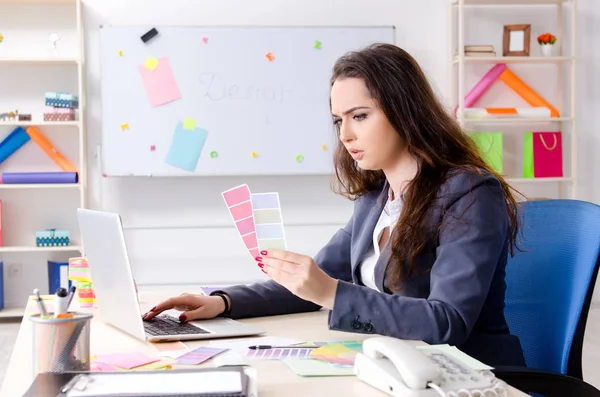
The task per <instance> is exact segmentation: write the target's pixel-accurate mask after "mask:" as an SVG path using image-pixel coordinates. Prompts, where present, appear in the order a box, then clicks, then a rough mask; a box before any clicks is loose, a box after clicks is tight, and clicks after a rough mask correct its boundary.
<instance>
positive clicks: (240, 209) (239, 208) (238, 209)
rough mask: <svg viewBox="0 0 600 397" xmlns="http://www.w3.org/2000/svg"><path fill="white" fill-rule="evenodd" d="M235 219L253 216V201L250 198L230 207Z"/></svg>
mask: <svg viewBox="0 0 600 397" xmlns="http://www.w3.org/2000/svg"><path fill="white" fill-rule="evenodd" d="M229 212H231V216H232V217H233V219H244V218H248V217H249V216H252V201H250V200H248V201H246V202H243V203H242V204H238V205H235V206H233V207H229Z"/></svg>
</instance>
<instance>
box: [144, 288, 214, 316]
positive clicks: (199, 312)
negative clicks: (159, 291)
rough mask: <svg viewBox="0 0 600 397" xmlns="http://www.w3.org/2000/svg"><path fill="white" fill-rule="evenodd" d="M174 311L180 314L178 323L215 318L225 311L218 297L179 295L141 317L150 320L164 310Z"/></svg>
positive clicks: (161, 303)
mask: <svg viewBox="0 0 600 397" xmlns="http://www.w3.org/2000/svg"><path fill="white" fill-rule="evenodd" d="M170 309H175V310H178V311H180V312H183V313H181V315H180V316H179V321H191V320H199V319H208V318H214V317H217V316H218V315H219V314H221V313H223V311H224V310H225V302H223V299H222V298H221V297H220V296H205V295H197V294H187V293H185V294H181V295H179V296H175V297H172V298H169V299H167V300H165V301H163V302H160V303H159V304H158V305H156V306H154V307H153V308H152V309H150V311H149V312H147V313H145V314H144V315H143V316H142V319H143V320H150V319H151V318H153V317H156V316H157V315H159V314H160V313H162V312H164V311H165V310H170Z"/></svg>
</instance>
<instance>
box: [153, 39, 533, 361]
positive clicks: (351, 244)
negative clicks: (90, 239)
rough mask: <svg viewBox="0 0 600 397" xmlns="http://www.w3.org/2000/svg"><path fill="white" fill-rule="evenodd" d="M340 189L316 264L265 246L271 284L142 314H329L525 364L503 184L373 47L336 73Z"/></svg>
mask: <svg viewBox="0 0 600 397" xmlns="http://www.w3.org/2000/svg"><path fill="white" fill-rule="evenodd" d="M330 97H331V100H330V102H331V113H332V117H333V123H334V124H335V126H336V128H337V131H338V135H339V144H338V147H337V149H336V152H335V160H334V161H335V169H336V176H337V181H338V182H339V183H338V185H337V191H338V193H341V194H343V195H345V196H346V197H348V198H350V199H352V200H354V212H353V215H352V217H351V218H350V220H349V221H348V223H347V224H346V226H345V227H344V228H343V229H340V230H339V231H338V232H337V233H336V234H335V235H334V236H333V237H332V239H331V240H330V241H329V243H328V244H327V245H325V246H324V247H323V248H322V249H321V251H320V252H319V253H318V254H317V255H316V256H315V257H314V258H311V257H310V256H306V255H302V254H298V253H294V252H287V251H262V252H261V256H260V257H258V258H256V261H257V264H258V266H260V268H261V269H262V270H263V271H264V272H265V273H266V274H267V276H269V278H270V280H268V281H266V282H262V283H256V284H253V285H250V286H234V287H231V288H225V289H223V290H222V291H216V292H214V293H213V294H212V296H208V297H207V296H202V295H194V294H184V295H181V296H178V297H173V298H170V299H168V300H167V301H165V302H162V303H160V304H159V305H157V306H156V307H154V308H152V310H151V311H149V312H148V313H146V314H144V319H150V318H152V317H154V316H156V315H157V314H159V313H161V312H162V311H164V310H167V309H172V308H175V309H177V310H180V311H184V312H183V313H182V314H181V316H180V320H182V321H189V320H194V319H206V318H212V317H215V316H219V315H224V316H229V317H232V318H244V317H256V316H270V315H277V314H288V313H297V312H305V311H313V310H318V309H320V308H322V307H323V308H327V309H329V310H330V312H329V320H328V321H329V327H330V328H331V329H336V330H343V331H350V332H362V333H372V334H379V335H388V336H392V337H397V338H401V339H412V340H423V341H425V342H428V343H431V344H441V343H448V344H450V345H455V346H457V347H459V348H460V349H462V350H463V351H464V352H466V353H467V354H470V355H472V356H474V357H476V358H478V359H480V360H482V361H484V362H485V363H487V364H489V365H493V366H497V365H525V363H524V359H523V353H522V350H521V346H520V343H519V340H518V338H517V337H515V336H514V335H511V334H510V331H509V329H508V326H507V324H506V321H505V318H504V292H505V289H506V284H505V280H504V276H505V267H506V261H507V257H508V255H509V253H512V250H513V249H514V248H515V247H516V236H517V233H518V220H517V212H516V210H517V203H516V200H515V199H514V197H513V196H512V195H511V189H510V187H509V186H508V185H507V184H506V182H505V181H504V180H503V179H502V177H501V176H500V175H498V174H497V173H495V172H494V171H493V170H492V169H490V168H489V166H488V165H487V164H486V163H485V162H484V160H482V157H480V156H479V154H478V153H477V150H476V148H475V146H474V144H473V143H472V142H471V140H470V138H469V137H468V135H466V134H465V132H464V131H463V130H462V129H461V127H460V126H459V124H457V122H456V121H455V120H454V119H453V117H452V116H451V115H450V114H448V113H447V112H446V111H445V109H444V108H443V107H442V105H441V104H440V102H439V101H438V99H437V98H436V96H435V94H434V92H433V90H432V89H431V87H430V85H429V83H428V81H427V79H426V77H425V75H424V74H423V72H422V70H421V69H420V67H419V65H418V64H417V62H416V61H415V60H414V59H413V58H412V57H411V56H410V55H409V54H408V53H406V52H405V51H403V50H402V49H400V48H398V47H396V46H393V45H387V44H377V45H372V46H370V47H368V48H365V49H363V50H361V51H356V52H351V53H348V54H346V55H345V56H343V57H342V58H340V59H339V60H338V61H337V63H336V64H335V66H334V68H333V76H332V78H331V93H330Z"/></svg>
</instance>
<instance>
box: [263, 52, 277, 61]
mask: <svg viewBox="0 0 600 397" xmlns="http://www.w3.org/2000/svg"><path fill="white" fill-rule="evenodd" d="M265 57H267V59H268V60H269V62H273V61H274V60H275V57H274V56H273V54H272V53H270V52H267V53H266V54H265Z"/></svg>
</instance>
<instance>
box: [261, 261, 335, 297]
mask: <svg viewBox="0 0 600 397" xmlns="http://www.w3.org/2000/svg"><path fill="white" fill-rule="evenodd" d="M260 254H261V256H259V257H257V258H255V259H256V261H257V262H258V263H259V266H261V264H262V265H263V266H261V267H262V269H263V271H264V272H265V273H266V274H267V276H269V277H270V278H271V279H273V280H274V281H275V282H277V283H279V284H281V285H282V286H284V287H285V288H287V289H288V290H289V291H290V292H292V293H293V294H294V295H296V296H298V297H300V298H302V299H304V300H307V301H311V302H313V303H315V304H317V305H319V306H322V307H325V308H328V309H333V303H334V301H335V292H336V289H337V284H338V281H337V280H336V279H334V278H332V277H330V276H329V275H328V274H327V273H325V272H324V271H323V270H322V269H321V268H320V267H319V266H317V264H316V263H315V261H314V260H313V259H312V258H311V257H310V256H306V255H300V254H296V253H294V252H290V251H281V250H269V251H261V252H260Z"/></svg>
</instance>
